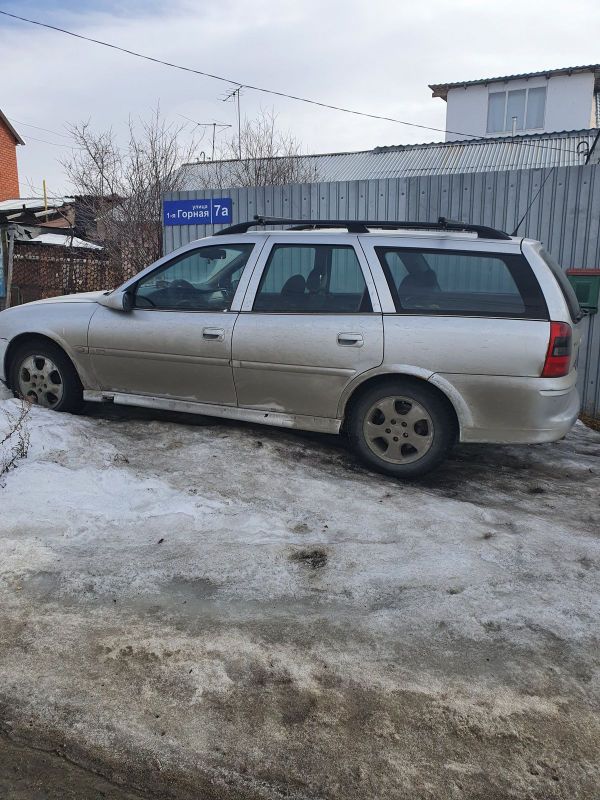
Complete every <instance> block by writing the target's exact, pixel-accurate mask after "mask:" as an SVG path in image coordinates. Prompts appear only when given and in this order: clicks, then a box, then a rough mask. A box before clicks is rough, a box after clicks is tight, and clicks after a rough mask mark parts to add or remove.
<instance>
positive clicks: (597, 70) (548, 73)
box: [429, 64, 600, 100]
mask: <svg viewBox="0 0 600 800" xmlns="http://www.w3.org/2000/svg"><path fill="white" fill-rule="evenodd" d="M578 72H593V73H594V76H595V81H594V91H600V64H588V65H586V66H581V67H559V68H558V69H545V70H540V71H539V72H521V73H518V74H516V75H502V76H500V77H498V78H478V79H477V80H474V81H458V82H456V83H430V84H429V88H430V89H431V91H432V92H433V95H432V96H433V97H441V98H442V99H443V100H447V99H448V91H449V90H450V89H458V88H461V87H466V86H477V85H478V84H486V83H505V82H506V81H514V80H517V79H520V78H553V77H555V76H556V75H574V74H576V73H578Z"/></svg>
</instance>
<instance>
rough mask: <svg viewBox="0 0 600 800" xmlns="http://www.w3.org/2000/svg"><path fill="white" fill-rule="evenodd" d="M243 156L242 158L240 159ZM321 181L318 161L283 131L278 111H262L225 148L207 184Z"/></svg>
mask: <svg viewBox="0 0 600 800" xmlns="http://www.w3.org/2000/svg"><path fill="white" fill-rule="evenodd" d="M240 154H241V158H240ZM316 180H318V171H317V168H316V164H315V161H314V158H312V157H311V156H307V155H303V153H302V147H301V145H300V143H299V141H298V140H297V139H296V138H295V137H294V136H293V134H292V133H290V132H289V131H287V132H286V131H282V130H279V129H278V127H277V116H276V114H275V113H274V111H272V110H271V111H265V110H261V112H260V113H259V115H258V116H257V117H256V119H253V120H248V119H246V120H245V121H244V123H243V125H242V126H241V130H240V137H239V138H238V137H234V138H232V139H231V140H230V141H229V142H227V144H226V145H225V146H224V147H222V148H221V150H220V153H219V160H218V161H215V162H212V163H211V164H210V166H209V167H208V170H207V185H209V186H213V187H217V186H218V187H223V188H225V187H232V186H282V185H284V184H290V183H311V182H314V181H316Z"/></svg>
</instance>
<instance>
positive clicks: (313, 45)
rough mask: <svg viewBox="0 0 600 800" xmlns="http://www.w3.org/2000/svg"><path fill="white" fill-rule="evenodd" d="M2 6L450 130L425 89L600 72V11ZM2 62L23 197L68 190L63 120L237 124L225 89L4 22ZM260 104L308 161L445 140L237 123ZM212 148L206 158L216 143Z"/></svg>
mask: <svg viewBox="0 0 600 800" xmlns="http://www.w3.org/2000/svg"><path fill="white" fill-rule="evenodd" d="M0 9H2V10H5V11H11V12H14V13H15V14H19V15H21V16H26V17H31V18H33V19H37V20H40V21H42V22H47V23H49V24H54V25H58V26H60V27H63V28H67V29H70V30H73V31H76V32H78V33H82V34H84V35H86V36H91V37H94V38H96V39H103V40H105V41H109V42H113V43H115V44H118V45H120V46H122V47H127V48H130V49H133V50H137V51H140V52H143V53H146V54H148V55H152V56H155V57H157V58H162V59H165V60H167V61H173V62H177V63H179V64H182V65H186V66H190V67H194V68H197V69H200V70H206V71H208V72H212V73H216V74H220V75H224V76H226V77H228V78H231V79H232V80H234V81H239V82H244V83H252V84H256V85H259V86H265V87H268V88H273V89H276V90H278V91H283V92H289V93H290V94H296V95H302V96H304V97H310V98H314V99H316V100H321V101H323V102H326V103H331V104H334V105H342V106H347V107H350V108H356V109H359V110H362V111H367V112H370V113H375V114H380V115H384V116H392V117H397V118H399V119H403V120H407V121H412V122H416V123H420V124H422V125H428V126H432V127H433V128H441V129H443V128H444V119H445V103H444V101H442V100H440V99H433V98H432V97H431V91H430V90H429V89H428V84H430V83H443V82H449V81H459V80H471V79H476V78H482V77H493V76H497V75H506V74H512V73H519V72H529V71H536V70H541V69H550V68H555V67H564V66H575V65H580V64H590V63H596V62H599V61H600V52H599V50H600V47H599V41H600V40H599V37H598V32H599V31H600V3H598V2H597V0H589V1H588V0H571V2H570V3H565V2H564V0H563V2H560V3H559V2H557V1H556V0H544V2H538V1H537V0H534V1H533V2H532V1H531V0H502V1H501V2H499V1H498V0H488V1H487V2H485V1H482V2H475V1H474V0H452V2H444V0H428V2H415V0H412V2H407V1H406V0H365V1H364V2H358V1H357V0H318V1H317V0H277V1H275V0H252V2H250V1H249V0H246V2H243V0H212V2H203V1H202V0H168V1H167V0H162V1H161V2H159V1H158V0H118V2H116V1H113V0H106V1H105V2H100V0H53V2H47V0H46V1H44V0H0ZM0 53H1V54H2V62H1V63H2V82H1V84H0V87H1V88H0V108H1V109H2V110H3V111H4V113H5V114H6V115H7V117H9V119H10V120H11V121H12V122H13V123H14V125H15V127H16V128H17V130H18V131H19V133H20V134H21V136H22V138H23V139H24V140H25V141H26V146H25V147H19V148H18V156H19V170H20V178H21V186H22V195H23V196H30V195H31V194H32V192H33V194H38V193H39V190H40V187H41V183H42V179H43V178H46V180H47V181H48V185H49V187H50V192H51V194H54V195H56V194H60V193H63V192H68V190H69V186H68V184H67V181H66V179H65V177H64V175H63V169H62V167H61V165H60V158H61V157H62V156H64V155H65V154H68V152H69V150H68V148H69V139H68V138H65V127H64V126H65V123H69V122H79V121H83V120H88V119H89V120H91V122H92V124H93V125H94V126H95V127H96V128H98V129H105V128H108V127H112V128H113V129H114V130H115V131H116V132H117V134H118V135H119V136H121V137H122V136H123V134H124V127H125V125H126V122H127V118H128V116H129V115H132V116H133V117H140V116H148V115H149V113H150V112H151V110H152V109H153V108H154V107H155V106H156V104H157V103H158V102H160V105H161V108H162V110H163V112H164V114H165V116H167V118H168V119H172V120H174V121H177V122H185V121H184V120H183V119H182V117H181V116H179V115H183V116H185V117H190V118H191V119H193V120H196V121H198V122H212V121H215V120H216V121H223V122H229V123H234V122H235V120H236V116H235V106H234V104H233V103H232V102H222V100H221V98H222V97H223V95H224V93H225V92H226V91H227V88H228V87H227V84H225V83H220V82H218V81H215V80H211V79H208V78H204V77H200V76H197V75H192V74H186V73H183V72H180V71H176V70H173V69H169V68H167V67H163V66H160V65H157V64H151V63H148V62H145V61H142V60H140V59H137V58H133V57H132V56H129V55H125V54H124V53H119V52H117V51H114V50H109V49H107V48H104V47H100V46H98V45H95V44H91V43H88V42H82V41H78V40H75V39H73V38H71V37H68V36H65V35H64V34H61V33H56V32H53V31H49V30H45V29H43V28H38V27H35V26H33V25H29V24H26V23H22V22H17V21H14V20H11V19H8V18H6V17H1V16H0ZM232 88H233V87H232ZM260 107H263V108H267V109H271V108H274V110H275V112H276V114H277V115H278V121H279V124H280V126H281V127H282V128H284V129H287V130H292V131H293V133H294V134H295V135H296V137H297V138H298V139H299V140H300V141H301V142H302V144H303V146H304V149H305V150H306V151H308V152H336V151H343V150H363V149H370V148H372V147H375V146H377V145H391V144H402V143H411V142H424V141H436V140H440V139H443V138H444V136H443V134H442V133H439V132H436V131H434V130H431V131H428V130H421V129H418V128H410V127H406V126H403V125H398V124H392V123H387V122H381V121H374V120H367V119H361V118H359V117H354V116H350V115H348V114H343V113H340V112H335V111H329V110H325V109H319V108H316V107H314V106H309V105H305V104H303V103H299V102H295V101H292V100H285V99H282V98H277V97H272V96H269V95H260V94H258V93H257V92H254V91H250V90H244V92H243V94H242V116H248V117H252V116H253V115H254V114H255V113H256V112H257V110H258V109H259V108H260ZM32 126H39V127H41V128H47V129H49V130H39V129H37V128H35V127H32ZM192 127H193V126H192V125H190V126H189V128H188V131H189V133H190V134H191V132H192ZM49 131H50V132H49ZM197 133H198V130H196V134H197ZM60 134H62V135H60ZM38 139H44V140H46V142H52V143H53V144H49V143H46V142H41V141H36V140H38ZM202 147H203V148H206V150H207V152H208V153H209V154H210V136H209V135H208V134H207V135H206V138H205V139H204V141H203V143H202ZM32 187H33V189H32Z"/></svg>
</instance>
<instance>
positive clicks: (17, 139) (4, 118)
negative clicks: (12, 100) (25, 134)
mask: <svg viewBox="0 0 600 800" xmlns="http://www.w3.org/2000/svg"><path fill="white" fill-rule="evenodd" d="M0 122H2V123H4V125H5V126H6V127H7V128H8V130H9V132H10V134H11V135H12V136H13V138H14V140H15V142H16V144H25V142H24V141H23V139H21V137H20V136H19V134H18V133H17V132H16V130H15V129H14V128H13V126H12V124H11V122H10V120H9V119H8V117H7V116H6V114H4V112H3V111H2V109H1V108H0Z"/></svg>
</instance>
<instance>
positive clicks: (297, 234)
mask: <svg viewBox="0 0 600 800" xmlns="http://www.w3.org/2000/svg"><path fill="white" fill-rule="evenodd" d="M329 234H332V235H334V236H347V237H355V236H358V237H360V238H361V239H362V238H372V237H376V238H378V239H379V238H386V239H388V238H389V239H417V238H418V239H425V240H427V239H437V240H439V239H443V240H447V241H463V242H464V241H467V242H486V243H487V242H489V243H490V245H491V246H493V247H497V246H498V245H499V244H503V245H505V246H506V245H507V244H510V243H513V244H520V243H521V241H522V239H523V237H522V236H511V237H510V238H506V239H502V240H499V239H495V238H494V239H492V238H487V237H485V236H478V235H477V234H476V233H472V232H470V231H439V230H420V229H417V228H403V229H402V230H398V229H395V230H385V229H377V228H373V229H370V230H369V231H368V232H367V233H350V232H349V231H348V230H347V228H342V227H340V228H316V229H311V230H290V229H289V228H288V229H284V230H278V229H271V230H264V229H263V230H253V231H248V232H247V233H238V234H235V233H231V234H224V235H223V234H219V240H220V241H223V242H224V240H225V238H227V239H233V238H235V239H237V240H238V241H239V240H240V238H242V239H245V238H247V240H248V241H252V240H253V239H254V238H255V237H256V239H264V238H266V237H268V236H277V237H280V236H281V237H288V236H289V237H290V238H294V239H297V238H303V239H304V238H306V239H311V238H314V237H316V236H318V237H320V238H322V237H324V236H328V235H329ZM213 235H214V234H213ZM221 236H222V237H223V238H222V239H221ZM203 238H212V237H203ZM196 241H202V239H197V240H196Z"/></svg>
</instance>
